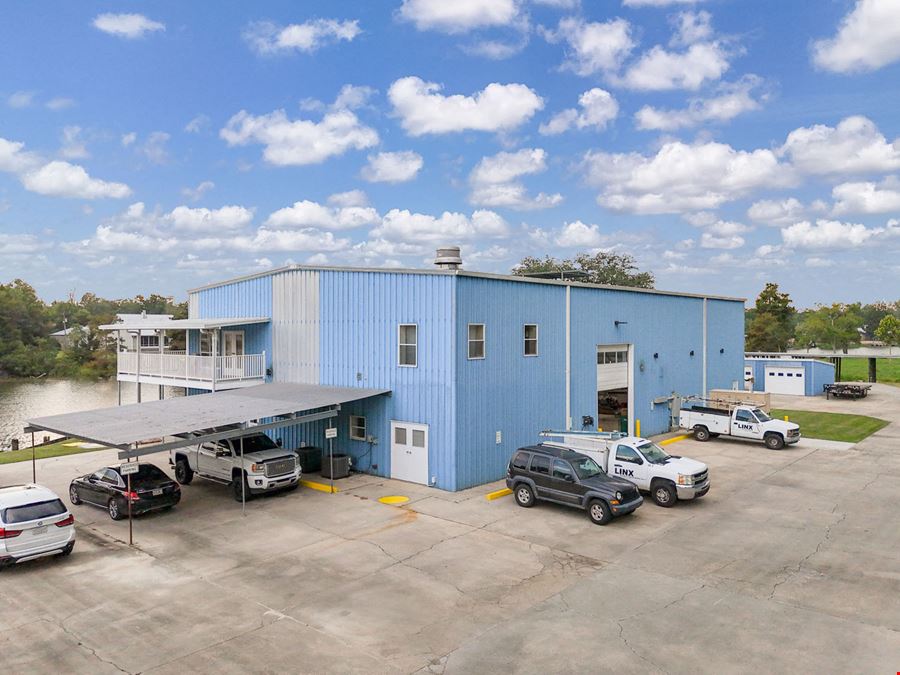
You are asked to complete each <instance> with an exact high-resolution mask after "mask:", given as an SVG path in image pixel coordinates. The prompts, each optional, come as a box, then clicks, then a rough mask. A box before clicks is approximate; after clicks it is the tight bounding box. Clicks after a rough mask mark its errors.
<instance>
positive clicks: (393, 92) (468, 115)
mask: <svg viewBox="0 0 900 675" xmlns="http://www.w3.org/2000/svg"><path fill="white" fill-rule="evenodd" d="M440 91H441V85H439V84H436V83H434V82H425V81H424V80H422V79H420V78H418V77H404V78H401V79H399V80H397V81H395V82H394V83H393V84H392V85H391V88H390V89H389V90H388V99H389V100H390V101H391V104H392V105H393V106H394V113H395V114H396V115H397V116H398V117H400V123H401V125H402V126H403V128H404V129H405V130H406V131H407V133H409V134H410V135H412V136H422V135H424V134H444V133H451V132H458V131H466V130H472V131H508V130H510V129H514V128H516V127H518V126H519V125H521V124H523V123H524V122H526V121H527V120H529V119H530V118H531V117H532V116H533V115H534V114H535V113H536V112H537V111H538V110H540V109H541V108H543V106H544V101H543V99H542V98H541V97H540V96H538V95H537V94H536V93H535V92H534V91H533V90H532V89H529V88H528V87H526V86H525V85H524V84H498V83H496V82H494V83H491V84H489V85H487V86H486V87H485V88H484V89H483V90H481V91H478V92H476V93H475V94H474V95H472V96H464V95H462V94H453V95H451V96H444V95H443V94H441V93H440Z"/></svg>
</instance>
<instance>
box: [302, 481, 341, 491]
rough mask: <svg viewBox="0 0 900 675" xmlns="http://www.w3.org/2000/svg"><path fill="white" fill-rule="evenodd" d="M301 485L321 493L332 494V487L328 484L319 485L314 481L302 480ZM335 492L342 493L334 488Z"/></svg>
mask: <svg viewBox="0 0 900 675" xmlns="http://www.w3.org/2000/svg"><path fill="white" fill-rule="evenodd" d="M300 485H302V486H303V487H308V488H310V489H312V490H319V491H320V492H331V486H330V485H328V484H326V483H317V482H315V481H313V480H301V481H300ZM334 491H335V492H340V490H339V489H338V488H334Z"/></svg>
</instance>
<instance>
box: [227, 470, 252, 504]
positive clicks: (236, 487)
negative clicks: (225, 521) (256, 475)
mask: <svg viewBox="0 0 900 675" xmlns="http://www.w3.org/2000/svg"><path fill="white" fill-rule="evenodd" d="M241 483H242V478H241V477H240V476H235V477H234V479H233V480H232V481H231V494H232V496H234V501H236V502H240V501H248V502H249V501H250V497H251V495H250V486H249V485H247V484H246V483H245V484H244V487H243V488H242V487H241Z"/></svg>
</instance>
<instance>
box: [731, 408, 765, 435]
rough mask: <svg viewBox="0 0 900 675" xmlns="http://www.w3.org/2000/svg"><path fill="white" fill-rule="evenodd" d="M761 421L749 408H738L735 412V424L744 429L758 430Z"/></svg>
mask: <svg viewBox="0 0 900 675" xmlns="http://www.w3.org/2000/svg"><path fill="white" fill-rule="evenodd" d="M757 424H759V421H758V420H757V419H756V417H754V416H753V413H752V412H750V411H749V410H738V411H737V412H736V413H735V414H734V426H735V427H736V428H738V429H742V430H744V431H750V432H756V431H757V428H756V427H757Z"/></svg>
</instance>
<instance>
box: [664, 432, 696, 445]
mask: <svg viewBox="0 0 900 675" xmlns="http://www.w3.org/2000/svg"><path fill="white" fill-rule="evenodd" d="M690 437H691V435H690V434H681V436H673V437H672V438H667V439H666V440H664V441H660V442H659V443H657V445H668V444H669V443H677V442H678V441H683V440H684V439H686V438H690Z"/></svg>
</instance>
